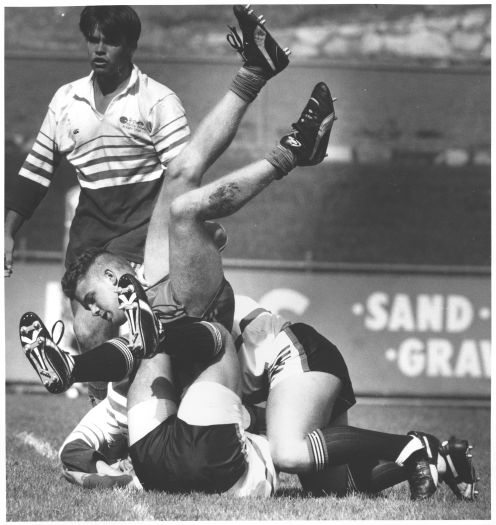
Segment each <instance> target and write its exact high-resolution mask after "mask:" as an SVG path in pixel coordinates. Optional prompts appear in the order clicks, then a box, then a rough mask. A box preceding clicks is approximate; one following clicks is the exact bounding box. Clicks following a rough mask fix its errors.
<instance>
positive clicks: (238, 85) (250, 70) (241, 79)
mask: <svg viewBox="0 0 496 525" xmlns="http://www.w3.org/2000/svg"><path fill="white" fill-rule="evenodd" d="M266 83H267V79H266V78H265V77H264V75H263V70H262V68H257V67H242V68H241V69H240V70H239V71H238V72H237V73H236V75H235V76H234V78H233V80H232V83H231V86H230V88H229V89H230V90H231V91H232V92H233V93H235V94H236V95H238V97H239V98H241V99H243V100H244V101H246V102H253V101H254V100H255V99H256V98H257V95H258V94H259V93H260V90H261V89H262V88H263V87H264V86H265V84H266Z"/></svg>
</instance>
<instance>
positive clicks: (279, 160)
mask: <svg viewBox="0 0 496 525" xmlns="http://www.w3.org/2000/svg"><path fill="white" fill-rule="evenodd" d="M265 160H267V161H268V162H270V163H271V164H272V166H274V168H276V169H277V171H278V176H277V178H278V179H282V177H284V175H287V174H288V173H289V172H290V171H291V170H292V169H293V168H294V167H295V166H296V162H297V159H296V155H295V154H294V153H293V152H292V151H291V150H289V149H287V148H285V147H284V146H281V145H280V144H278V145H277V146H276V147H275V148H274V149H273V150H272V151H269V153H267V154H266V155H265Z"/></svg>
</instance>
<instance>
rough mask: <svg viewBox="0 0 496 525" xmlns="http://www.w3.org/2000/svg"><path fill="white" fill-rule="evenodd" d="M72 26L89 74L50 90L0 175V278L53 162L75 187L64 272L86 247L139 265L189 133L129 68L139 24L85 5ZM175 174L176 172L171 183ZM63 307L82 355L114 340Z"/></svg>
mask: <svg viewBox="0 0 496 525" xmlns="http://www.w3.org/2000/svg"><path fill="white" fill-rule="evenodd" d="M79 28H80V30H81V32H82V34H83V35H84V38H85V39H86V42H87V48H88V57H89V60H90V65H91V69H92V72H91V74H90V75H89V76H88V77H85V78H82V79H79V80H76V81H74V82H71V83H69V84H66V85H64V86H62V87H61V88H60V89H59V90H58V91H57V92H56V93H55V96H54V97H53V99H52V100H51V102H50V104H49V107H48V112H47V114H46V116H45V119H44V121H43V124H42V126H41V129H40V132H39V133H38V136H37V138H36V141H35V143H34V145H33V148H32V150H31V152H30V153H29V155H28V156H27V158H26V160H25V162H24V164H23V166H22V167H21V170H20V171H19V174H18V175H16V176H13V177H8V178H7V187H6V209H7V214H6V218H5V247H4V250H5V251H4V265H5V276H10V274H11V273H12V269H13V267H12V255H13V251H14V239H15V235H16V233H17V231H18V229H19V228H20V226H21V225H22V224H23V223H24V221H25V220H27V219H29V218H30V217H31V215H32V214H33V212H34V210H35V209H36V207H37V206H38V204H39V203H40V201H41V200H42V199H43V197H44V196H45V194H46V192H47V190H48V188H49V186H50V184H51V182H52V180H53V177H54V174H55V171H56V169H57V166H58V164H59V162H60V160H61V157H65V158H66V159H67V160H68V161H69V162H70V163H71V164H72V166H73V167H74V169H75V170H76V174H77V177H78V182H79V184H80V186H81V194H80V198H79V203H78V206H77V208H76V212H75V216H74V219H73V221H72V224H71V229H70V235H69V244H68V247H67V252H66V258H65V264H66V267H67V266H68V265H69V264H71V262H73V261H74V260H75V259H76V258H77V257H78V255H80V254H81V253H82V252H83V251H84V250H85V249H86V248H89V247H92V246H98V247H106V248H108V249H111V250H112V251H114V252H115V253H118V254H120V255H122V256H124V257H125V258H126V259H127V260H128V261H130V262H131V263H133V265H135V266H139V265H141V264H142V262H143V249H144V244H145V236H146V231H147V228H148V223H149V220H150V213H151V208H152V204H153V200H154V198H155V196H156V194H157V192H158V191H159V188H160V187H161V184H162V178H163V176H164V173H166V171H167V168H168V164H169V163H170V161H171V160H172V159H173V158H174V157H175V156H176V155H177V154H178V153H179V151H180V150H181V148H182V147H183V146H184V144H185V143H186V142H187V140H188V137H189V128H188V123H187V120H186V116H185V113H184V109H183V107H182V105H181V102H180V100H179V98H178V97H177V96H176V94H175V93H174V92H173V91H171V90H170V89H169V88H168V87H166V86H164V85H162V84H159V83H158V82H156V81H155V80H153V79H151V78H150V77H148V76H147V75H145V74H144V73H142V72H141V71H140V69H139V68H138V67H137V66H136V65H135V64H133V62H132V59H133V54H134V52H135V50H136V48H137V45H138V39H139V37H140V32H141V22H140V19H139V17H138V15H137V14H136V12H135V11H134V10H133V9H132V8H131V7H129V6H89V7H85V8H84V9H83V11H82V12H81V17H80V22H79ZM180 170H181V167H180V166H177V171H176V173H175V176H176V177H178V176H180ZM71 307H72V311H73V315H74V332H75V335H76V338H77V341H78V344H79V348H80V350H81V351H82V352H85V351H87V350H89V349H91V348H94V347H95V346H97V345H98V344H100V343H101V342H103V341H105V340H107V339H109V338H110V337H112V336H113V335H115V333H114V332H113V331H112V329H111V327H110V326H109V325H108V323H105V322H104V321H102V319H99V318H98V317H94V316H91V314H90V313H89V312H87V311H86V310H84V309H83V308H81V306H80V305H78V303H77V302H75V301H72V302H71ZM102 387H103V392H102V390H101V389H102ZM105 390H106V385H103V386H102V385H93V387H92V388H90V394H91V395H94V396H95V397H97V398H101V397H102V395H105Z"/></svg>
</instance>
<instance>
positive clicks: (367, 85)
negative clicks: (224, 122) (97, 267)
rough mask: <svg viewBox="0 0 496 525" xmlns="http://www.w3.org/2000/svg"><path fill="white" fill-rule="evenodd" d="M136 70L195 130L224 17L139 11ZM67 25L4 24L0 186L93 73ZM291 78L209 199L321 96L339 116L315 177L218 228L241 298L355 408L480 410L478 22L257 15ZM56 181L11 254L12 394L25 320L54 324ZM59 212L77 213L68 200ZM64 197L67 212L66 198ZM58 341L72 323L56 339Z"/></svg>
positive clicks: (486, 216) (487, 60) (483, 136)
mask: <svg viewBox="0 0 496 525" xmlns="http://www.w3.org/2000/svg"><path fill="white" fill-rule="evenodd" d="M135 9H136V11H137V12H138V14H139V15H140V17H141V20H142V26H143V32H142V37H141V39H140V42H139V48H138V51H137V53H136V55H135V62H136V63H137V65H138V66H139V67H140V68H141V70H142V71H144V72H145V73H147V74H148V75H150V76H151V77H153V78H155V79H156V80H158V81H160V82H162V83H164V84H166V85H168V86H169V87H170V88H172V89H173V90H174V91H176V93H177V94H178V95H179V97H180V98H181V100H182V102H183V105H184V107H185V109H186V112H187V115H188V118H189V121H190V124H191V127H192V128H193V129H194V128H195V127H196V124H197V123H198V122H199V120H200V119H201V118H202V117H203V116H204V115H205V114H206V112H207V111H208V110H209V108H210V107H211V106H212V105H213V104H214V103H215V102H216V101H217V99H218V97H219V94H220V93H222V92H223V91H224V90H225V89H226V88H227V87H228V85H229V83H230V80H231V78H232V76H233V75H234V73H235V71H236V69H237V67H238V66H239V64H240V61H239V58H238V57H237V56H236V53H235V52H234V51H233V50H232V49H231V48H230V46H229V44H228V43H227V41H226V39H225V35H226V33H227V31H228V29H227V26H228V25H234V22H235V18H234V16H233V15H232V10H231V7H230V6H228V5H216V6H205V5H189V6H135ZM80 10H81V8H80V7H44V8H38V7H29V8H27V7H22V8H12V7H8V8H5V174H6V177H12V176H15V175H16V173H17V171H18V170H19V167H20V166H21V164H22V162H23V160H24V158H25V156H26V154H27V153H28V151H29V149H30V147H31V144H32V142H33V140H34V138H35V136H36V133H37V131H38V129H39V126H40V125H41V122H42V119H43V116H44V114H45V112H46V109H47V105H48V103H49V101H50V99H51V97H52V96H53V94H54V92H55V91H56V89H57V88H58V87H60V86H61V85H63V84H65V83H68V82H70V81H72V80H75V79H77V78H80V77H83V76H85V75H87V74H88V73H89V66H88V64H87V60H86V50H85V45H84V41H83V38H82V36H81V35H80V33H79V30H78V20H79V13H80ZM257 11H259V12H261V13H263V14H264V15H265V17H266V18H267V20H268V27H269V28H270V30H271V32H272V33H273V34H274V35H275V36H276V38H277V39H278V41H279V42H280V43H281V44H282V45H283V46H288V47H290V48H291V49H292V55H291V57H290V58H291V64H290V67H288V69H287V70H285V71H284V72H283V73H282V74H281V75H278V76H277V77H276V78H275V79H273V80H272V81H271V82H270V83H269V84H268V86H267V87H266V88H265V89H264V91H263V92H262V94H261V95H260V96H259V97H258V99H257V100H256V102H255V103H254V104H253V106H252V108H251V109H250V111H249V113H248V115H247V117H246V119H245V120H244V121H243V124H242V126H241V129H240V131H239V134H238V136H237V138H236V139H235V141H234V143H233V144H232V145H231V147H230V148H229V150H228V151H227V152H226V154H225V155H224V156H223V158H222V159H221V160H219V162H218V163H217V164H215V165H214V166H213V167H212V168H211V169H210V171H209V173H208V174H207V177H206V179H205V180H206V181H208V180H211V179H212V178H216V177H218V176H220V175H223V174H225V173H227V172H228V171H230V170H232V169H234V168H237V167H240V166H242V165H243V164H245V163H247V162H250V161H252V160H255V159H257V158H259V157H260V156H262V155H263V154H264V153H265V152H266V151H267V150H268V149H269V148H271V147H272V146H273V145H274V144H275V143H276V141H277V140H278V138H279V137H280V135H281V134H283V133H285V132H286V131H287V130H288V128H289V127H290V124H291V123H292V122H294V121H295V120H296V119H297V118H298V116H299V112H300V111H301V109H302V108H303V106H304V104H305V102H306V99H307V97H308V95H309V93H310V91H311V89H312V87H313V85H314V84H315V83H316V82H318V81H321V80H322V81H325V82H327V83H328V85H329V86H330V88H331V91H332V94H333V96H335V97H337V98H338V101H337V102H336V112H337V115H338V118H339V120H338V121H337V122H336V123H335V125H334V128H333V132H332V136H331V141H330V145H329V149H328V157H327V158H326V160H325V161H324V163H323V164H322V165H320V166H318V167H315V168H311V169H306V170H302V169H296V170H294V171H293V172H292V173H291V174H290V175H289V176H288V177H286V178H285V179H284V180H282V181H281V182H279V183H277V184H274V185H273V186H272V187H270V188H269V189H268V190H266V191H265V192H264V193H262V194H261V195H260V196H259V197H257V198H256V199H255V200H254V201H253V202H251V203H250V204H249V205H248V206H246V207H245V208H244V209H243V210H241V212H239V213H238V214H236V215H235V216H233V217H231V218H229V219H227V220H225V221H223V223H224V225H225V227H226V228H227V230H228V234H229V245H228V247H227V249H226V251H225V252H224V256H225V265H226V269H227V275H228V278H229V279H230V280H231V282H232V284H233V286H234V289H235V291H237V292H238V293H242V294H246V295H250V296H252V297H253V298H255V299H257V300H259V301H260V302H262V303H263V304H264V305H266V306H267V307H270V308H271V309H273V310H277V311H279V312H281V313H282V314H284V315H286V316H287V317H289V318H290V319H292V320H305V321H307V322H310V323H311V324H313V325H314V326H315V327H316V328H317V329H319V330H320V331H321V332H323V333H324V334H325V335H326V336H327V337H329V338H330V339H331V340H332V341H333V342H334V343H335V344H337V345H338V347H339V348H340V349H341V350H342V352H343V354H344V355H345V357H346V359H347V362H348V366H349V368H350V371H351V377H352V380H353V382H354V385H355V388H356V390H357V392H358V393H359V394H361V395H364V396H365V395H366V396H397V397H415V398H419V397H436V398H446V399H465V400H469V401H471V402H485V401H487V400H488V399H489V393H490V354H491V351H490V323H491V302H490V264H491V260H490V256H491V228H490V226H491V216H490V208H491V195H490V191H491V185H490V168H491V165H490V164H491V126H490V122H491V118H490V115H491V96H490V89H491V86H490V78H491V75H490V74H491V6H490V5H453V6H450V5H436V6H429V5H418V6H413V5H412V6H407V5H344V4H343V5H322V4H319V5H303V4H302V5H271V6H266V5H259V6H257ZM76 185H77V181H76V177H75V175H74V173H73V171H72V169H71V168H70V166H68V165H67V164H63V165H62V166H61V167H60V169H59V173H58V176H57V177H56V180H55V182H54V183H53V184H52V187H51V188H50V190H49V192H48V195H47V197H46V198H45V199H44V201H43V203H42V204H41V205H40V207H39V208H38V210H37V211H36V213H35V215H34V216H33V218H32V219H31V220H30V221H29V222H28V223H26V224H25V225H24V226H23V228H22V229H21V231H20V232H19V234H18V237H17V256H16V265H15V270H14V274H13V276H12V277H11V278H10V279H6V280H5V299H6V304H8V308H6V309H5V312H6V319H5V322H6V379H7V381H8V382H10V383H19V382H28V383H29V382H32V381H34V380H35V377H34V372H33V371H32V370H31V369H30V368H29V369H28V367H27V362H25V359H24V358H23V357H22V354H21V349H20V345H19V342H18V335H17V324H18V319H19V317H20V315H21V314H22V313H23V312H24V311H26V310H34V311H36V312H38V313H39V314H40V315H41V316H42V317H43V318H44V319H46V321H47V325H48V326H50V325H51V323H53V322H54V321H55V320H56V319H57V318H59V317H60V316H62V315H63V299H62V297H61V292H60V284H59V281H60V277H61V275H62V273H63V266H62V258H63V250H64V236H65V228H66V225H67V223H68V222H69V221H70V214H71V205H70V204H68V203H69V201H70V200H71V198H72V200H73V201H74V199H75V198H77V195H75V194H74V193H71V188H73V187H74V186H76ZM71 195H72V197H71ZM68 196H69V197H68ZM68 324H69V326H68V328H69V332H70V322H69V323H68Z"/></svg>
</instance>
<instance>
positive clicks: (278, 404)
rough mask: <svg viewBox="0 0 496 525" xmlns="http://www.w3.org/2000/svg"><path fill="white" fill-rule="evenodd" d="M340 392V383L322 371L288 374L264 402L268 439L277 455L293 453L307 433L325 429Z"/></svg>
mask: <svg viewBox="0 0 496 525" xmlns="http://www.w3.org/2000/svg"><path fill="white" fill-rule="evenodd" d="M340 390H341V380H340V379H339V378H337V377H336V376H333V375H331V374H328V373H325V372H313V371H308V372H302V373H295V374H292V375H288V376H287V377H286V378H285V379H282V380H281V381H279V382H278V384H277V385H276V386H275V387H273V388H271V389H270V391H269V396H268V399H267V414H266V418H267V437H268V438H269V443H270V444H271V449H273V450H274V451H275V454H276V456H283V455H287V454H291V452H292V451H293V450H294V451H296V445H295V442H301V441H302V440H304V439H305V437H306V435H307V434H308V433H309V432H312V431H313V430H315V429H317V428H322V427H324V426H327V424H328V423H329V421H330V419H331V413H332V410H333V408H334V404H335V402H336V399H337V397H338V395H339V392H340Z"/></svg>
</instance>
